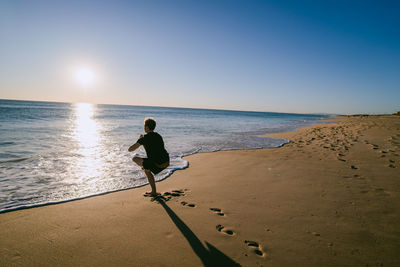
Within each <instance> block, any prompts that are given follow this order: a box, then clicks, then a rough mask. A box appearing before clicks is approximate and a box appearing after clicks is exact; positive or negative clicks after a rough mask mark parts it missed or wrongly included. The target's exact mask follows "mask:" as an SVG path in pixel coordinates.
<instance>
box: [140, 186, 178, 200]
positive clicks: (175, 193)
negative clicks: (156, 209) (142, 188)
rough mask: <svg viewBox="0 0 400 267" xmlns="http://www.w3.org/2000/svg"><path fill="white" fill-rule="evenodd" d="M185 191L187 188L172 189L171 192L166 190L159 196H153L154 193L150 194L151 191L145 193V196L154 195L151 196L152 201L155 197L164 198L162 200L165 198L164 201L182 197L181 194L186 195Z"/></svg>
mask: <svg viewBox="0 0 400 267" xmlns="http://www.w3.org/2000/svg"><path fill="white" fill-rule="evenodd" d="M184 191H186V189H185V190H183V189H179V190H172V191H171V192H164V193H163V194H162V195H161V194H160V195H158V196H156V197H154V196H152V195H151V194H150V192H146V193H144V194H143V196H145V197H152V198H151V201H154V200H155V199H162V200H164V201H168V200H170V199H172V197H181V196H184V195H185V192H184Z"/></svg>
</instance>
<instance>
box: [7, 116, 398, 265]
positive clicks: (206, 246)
mask: <svg viewBox="0 0 400 267" xmlns="http://www.w3.org/2000/svg"><path fill="white" fill-rule="evenodd" d="M273 136H276V137H283V138H287V139H289V140H291V142H290V143H289V144H287V145H285V146H283V147H281V148H274V149H261V150H247V151H226V152H215V153H205V154H196V155H192V156H189V157H187V159H188V160H189V162H190V167H189V168H188V169H186V170H183V171H178V172H176V173H174V174H173V175H172V176H171V177H169V178H168V179H166V180H165V181H162V182H159V183H157V187H158V190H159V191H160V192H162V193H163V195H164V197H163V199H161V200H159V201H157V200H155V201H151V199H150V198H149V197H144V196H143V194H144V192H145V191H148V190H149V187H142V188H137V189H132V190H126V191H121V192H116V193H111V194H107V195H103V196H97V197H92V198H88V199H84V200H78V201H72V202H68V203H62V204H57V205H50V206H44V207H38V208H33V209H26V210H19V211H13V212H9V213H4V214H0V266H7V265H23V266H27V265H40V266H56V265H64V266H71V265H80V266H93V265H100V266H108V265H119V266H121V265H122V266H126V265H129V266H202V265H207V266H213V265H219V266H221V265H225V266H230V265H232V266H236V265H238V264H240V265H243V266H366V265H368V266H399V265H400V254H399V248H400V164H399V163H400V117H399V116H354V117H338V118H337V119H336V120H335V122H334V123H321V124H318V125H316V126H313V127H306V128H302V129H300V130H298V131H295V132H289V133H279V134H274V135H273ZM174 190H175V191H174Z"/></svg>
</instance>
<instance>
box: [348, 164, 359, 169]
mask: <svg viewBox="0 0 400 267" xmlns="http://www.w3.org/2000/svg"><path fill="white" fill-rule="evenodd" d="M350 168H351V169H352V170H357V169H358V168H357V167H356V166H354V165H351V166H350Z"/></svg>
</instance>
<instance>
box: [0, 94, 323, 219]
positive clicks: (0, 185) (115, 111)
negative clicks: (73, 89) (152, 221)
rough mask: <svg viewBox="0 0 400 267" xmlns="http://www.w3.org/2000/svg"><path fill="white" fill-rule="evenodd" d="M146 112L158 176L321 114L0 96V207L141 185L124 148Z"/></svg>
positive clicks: (275, 143) (262, 142)
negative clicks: (151, 121)
mask: <svg viewBox="0 0 400 267" xmlns="http://www.w3.org/2000/svg"><path fill="white" fill-rule="evenodd" d="M146 117H154V118H155V119H156V120H157V127H156V132H158V133H160V134H161V135H162V136H163V138H164V142H165V145H166V149H167V150H168V152H169V153H170V157H171V165H170V166H169V167H168V168H167V169H165V170H164V171H162V172H161V173H160V174H158V175H156V176H155V179H156V181H159V180H162V179H165V178H167V177H168V176H170V175H171V174H172V173H173V172H174V171H175V170H179V169H184V168H186V167H188V162H187V161H186V160H185V159H183V158H182V157H183V156H186V155H190V154H194V153H201V152H212V151H219V150H233V149H255V148H268V147H279V146H281V145H283V144H285V143H286V142H287V140H284V139H276V138H264V137H262V136H263V135H265V134H268V133H275V132H283V131H290V130H294V129H296V128H298V127H300V126H305V125H310V124H312V123H313V122H315V121H316V120H317V119H321V118H325V117H326V116H323V115H302V114H284V113H269V112H244V111H226V110H205V109H186V108H185V109H184V108H165V107H146V106H123V105H93V104H87V103H76V104H75V103H74V104H72V103H55V102H36V101H14V100H0V212H6V211H11V210H15V209H20V208H27V207H33V206H39V205H45V204H49V203H58V202H64V201H69V200H73V199H80V198H85V197H88V196H93V195H99V194H103V193H107V192H113V191H118V190H123V189H128V188H134V187H139V186H143V185H145V184H147V179H146V177H145V175H144V173H143V171H142V170H141V169H140V168H139V167H137V166H136V165H135V164H134V163H133V162H132V160H131V158H132V156H133V153H129V152H128V151H127V149H128V147H129V146H130V145H132V144H133V143H135V142H136V140H137V139H138V137H139V135H140V134H142V133H143V120H144V118H146ZM135 153H137V154H139V155H141V156H143V157H144V156H145V151H144V149H143V148H140V149H139V150H137V151H135Z"/></svg>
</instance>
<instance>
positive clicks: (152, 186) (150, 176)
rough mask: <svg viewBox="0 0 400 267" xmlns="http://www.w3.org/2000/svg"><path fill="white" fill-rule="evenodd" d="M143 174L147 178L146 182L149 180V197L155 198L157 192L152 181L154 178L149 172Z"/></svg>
mask: <svg viewBox="0 0 400 267" xmlns="http://www.w3.org/2000/svg"><path fill="white" fill-rule="evenodd" d="M144 172H145V173H146V176H147V180H149V183H150V186H151V195H152V196H157V195H158V193H157V190H156V182H155V181H154V176H153V174H152V173H151V171H150V170H146V169H145V170H144Z"/></svg>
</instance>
